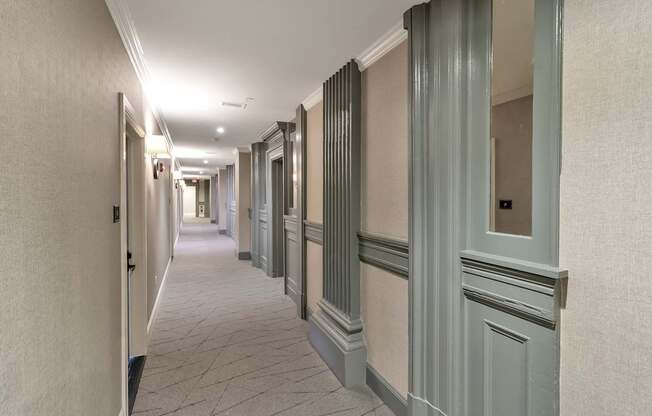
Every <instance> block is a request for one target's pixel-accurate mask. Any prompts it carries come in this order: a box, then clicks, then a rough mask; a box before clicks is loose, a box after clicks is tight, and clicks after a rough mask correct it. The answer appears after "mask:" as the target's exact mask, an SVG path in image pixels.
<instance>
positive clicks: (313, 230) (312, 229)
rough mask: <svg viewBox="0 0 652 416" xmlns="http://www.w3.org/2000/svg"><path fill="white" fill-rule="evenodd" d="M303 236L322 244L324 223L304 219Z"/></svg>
mask: <svg viewBox="0 0 652 416" xmlns="http://www.w3.org/2000/svg"><path fill="white" fill-rule="evenodd" d="M303 224H304V229H305V238H306V240H308V241H312V242H313V243H317V244H320V245H322V244H324V225H323V224H319V223H316V222H311V221H308V220H304V222H303Z"/></svg>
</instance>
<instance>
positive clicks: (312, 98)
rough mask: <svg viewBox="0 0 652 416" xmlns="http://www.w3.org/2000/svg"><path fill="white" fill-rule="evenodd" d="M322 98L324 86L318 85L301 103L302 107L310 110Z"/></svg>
mask: <svg viewBox="0 0 652 416" xmlns="http://www.w3.org/2000/svg"><path fill="white" fill-rule="evenodd" d="M323 99H324V87H323V86H321V85H320V86H319V88H317V89H316V90H315V91H314V92H313V93H312V94H310V95H309V96H308V98H306V99H305V100H303V102H302V103H301V104H303V108H305V109H306V111H308V110H310V109H311V108H313V107H314V106H316V105H317V104H318V103H319V102H320V101H322V100H323Z"/></svg>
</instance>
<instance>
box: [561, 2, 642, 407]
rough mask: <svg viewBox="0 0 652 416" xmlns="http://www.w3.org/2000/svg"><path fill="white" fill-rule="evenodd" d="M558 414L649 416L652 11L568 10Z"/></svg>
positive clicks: (629, 5) (626, 6)
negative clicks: (564, 283) (564, 293)
mask: <svg viewBox="0 0 652 416" xmlns="http://www.w3.org/2000/svg"><path fill="white" fill-rule="evenodd" d="M564 18H565V22H564V60H563V62H564V70H563V73H564V75H563V85H564V94H563V140H562V146H563V149H562V158H563V159H562V176H561V227H560V232H561V247H560V250H561V253H560V255H561V265H562V266H563V267H566V268H568V271H569V279H568V297H567V305H566V308H565V309H564V310H563V312H562V317H561V414H562V416H578V415H648V414H650V409H652V358H651V357H652V354H651V351H652V302H650V299H652V281H651V280H650V270H652V257H651V256H650V252H651V251H652V215H651V214H650V213H651V210H650V207H652V192H650V183H652V112H651V111H650V105H651V104H652V101H651V99H650V97H652V72H650V68H651V67H652V48H651V47H650V45H651V44H652V25H650V22H651V21H652V4H651V3H650V2H649V1H648V0H592V1H586V0H584V1H580V0H567V1H566V2H565V10H564Z"/></svg>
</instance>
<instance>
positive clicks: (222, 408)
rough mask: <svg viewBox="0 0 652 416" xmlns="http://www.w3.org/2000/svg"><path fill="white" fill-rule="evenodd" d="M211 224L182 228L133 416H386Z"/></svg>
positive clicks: (274, 286) (277, 283) (270, 282)
mask: <svg viewBox="0 0 652 416" xmlns="http://www.w3.org/2000/svg"><path fill="white" fill-rule="evenodd" d="M233 250H234V244H233V241H232V240H231V239H230V238H228V237H226V236H222V235H218V232H217V227H216V226H215V225H213V224H184V228H183V230H182V232H181V235H180V239H179V242H178V244H177V248H176V254H175V258H174V262H173V263H172V265H171V269H170V272H169V276H168V281H167V283H166V289H165V290H164V291H163V298H162V299H161V302H162V303H161V305H160V310H159V314H158V317H157V319H156V321H155V323H154V326H153V328H152V331H153V332H152V337H151V340H150V347H149V355H148V358H147V362H146V364H145V370H144V373H143V377H142V380H141V382H140V389H139V393H138V397H137V400H136V404H135V406H134V413H133V414H134V415H140V416H160V415H174V416H190V415H192V416H208V415H243V416H271V415H278V416H286V415H287V416H290V415H297V416H319V415H338V416H362V415H367V416H391V415H393V414H392V413H391V411H390V410H389V409H388V408H387V407H386V406H385V405H383V404H382V402H381V401H380V400H379V399H378V398H377V397H376V396H375V395H374V394H373V393H372V392H371V391H370V390H369V389H368V387H364V388H362V387H361V388H359V389H357V390H348V389H344V388H342V387H341V385H340V383H339V381H338V380H337V379H336V378H335V376H334V375H333V374H332V373H331V371H330V370H329V369H328V367H327V366H326V365H325V364H324V362H323V361H322V360H321V358H320V357H319V355H318V354H317V353H316V352H315V351H314V350H313V348H312V347H311V345H310V344H309V342H308V340H307V332H308V324H307V323H306V322H304V321H301V320H299V319H297V318H296V306H295V305H294V303H292V301H291V300H290V299H289V298H287V297H285V296H284V295H283V280H282V279H270V278H268V277H266V276H265V274H264V273H263V272H262V271H261V270H259V269H255V268H253V267H251V265H250V263H249V262H247V261H238V260H236V259H235V258H234V256H233Z"/></svg>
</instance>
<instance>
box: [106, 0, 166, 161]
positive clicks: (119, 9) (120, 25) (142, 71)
mask: <svg viewBox="0 0 652 416" xmlns="http://www.w3.org/2000/svg"><path fill="white" fill-rule="evenodd" d="M105 3H106V6H107V8H108V9H109V12H110V13H111V17H112V18H113V22H114V23H115V26H116V29H117V30H118V33H119V34H120V38H121V39H122V43H123V45H124V47H125V50H126V51H127V55H129V59H130V60H131V64H132V65H133V67H134V70H135V71H136V76H137V77H138V80H139V81H140V85H141V89H142V91H143V94H144V95H145V98H146V100H147V102H148V103H149V105H150V107H151V111H152V114H153V115H154V118H155V119H156V122H157V123H158V125H159V127H160V128H161V132H162V133H163V135H164V136H165V140H166V142H167V145H168V148H169V151H170V154H172V153H173V150H174V144H173V142H172V136H171V135H170V130H169V129H168V126H167V123H166V122H165V119H164V118H163V115H162V113H161V111H160V109H159V108H158V107H157V105H156V103H155V102H154V101H153V100H152V99H151V97H150V96H149V95H148V91H147V86H148V85H151V76H150V72H149V69H148V67H147V63H146V62H145V54H144V53H143V47H142V45H141V43H140V38H139V37H138V33H137V32H136V27H135V26H134V22H133V19H132V18H131V13H130V12H129V7H128V6H127V4H126V1H125V0H105Z"/></svg>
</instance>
